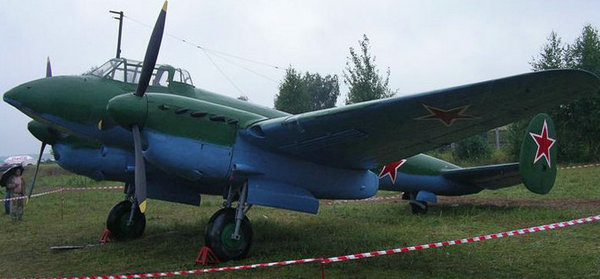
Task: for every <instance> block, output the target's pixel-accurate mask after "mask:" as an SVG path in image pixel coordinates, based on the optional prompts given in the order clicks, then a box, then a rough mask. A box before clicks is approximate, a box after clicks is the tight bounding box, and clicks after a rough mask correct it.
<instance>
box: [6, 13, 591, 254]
mask: <svg viewBox="0 0 600 279" xmlns="http://www.w3.org/2000/svg"><path fill="white" fill-rule="evenodd" d="M165 17H166V2H165V5H164V6H163V9H162V11H161V12H160V14H159V17H158V19H157V22H156V25H155V26H154V29H153V31H152V35H151V37H150V42H149V44H148V48H147V50H146V55H145V57H144V61H143V63H142V62H136V61H133V60H128V59H124V58H120V59H111V60H109V61H108V62H107V63H105V64H104V65H102V66H101V67H99V68H97V69H95V70H93V71H91V72H89V73H88V74H84V75H76V76H56V77H52V76H51V72H50V70H49V68H48V74H47V78H43V79H39V80H34V81H30V82H27V83H24V84H22V85H19V86H17V87H15V88H13V89H11V90H10V91H8V92H6V93H5V94H4V101H6V102H8V103H9V104H11V105H13V106H14V107H16V108H17V109H19V110H20V111H22V112H23V113H25V114H27V115H28V116H30V117H31V118H33V120H32V121H31V122H30V123H29V126H28V128H29V130H30V132H31V133H32V134H33V135H34V136H35V137H36V138H38V139H39V140H41V141H42V150H43V149H44V146H45V145H46V144H50V145H52V148H53V150H54V156H55V159H56V161H57V162H58V164H59V165H60V166H62V167H63V168H65V169H67V170H70V171H72V172H75V173H78V174H82V175H85V176H88V177H91V178H93V179H96V180H104V179H106V180H115V181H122V182H124V183H125V186H126V187H125V193H126V199H125V200H123V201H121V202H119V203H117V204H116V205H115V206H114V207H113V208H112V209H111V210H110V213H109V215H108V218H107V222H106V223H107V224H106V225H107V228H108V229H109V230H110V232H111V236H112V237H113V238H116V239H129V238H136V237H140V236H141V235H142V234H143V232H144V228H145V225H146V220H145V211H146V206H147V198H152V199H158V200H164V201H171V202H177V203H184V204H192V205H199V204H200V195H201V194H207V195H222V196H223V198H224V200H225V202H224V206H223V208H221V209H220V210H218V211H217V212H216V213H215V214H214V215H213V216H212V217H211V218H210V220H209V222H208V224H207V227H206V233H205V240H206V244H207V245H208V246H209V247H211V248H212V250H213V251H214V252H215V254H216V255H217V257H218V258H219V259H220V260H222V261H225V260H231V259H240V258H243V257H245V256H246V255H247V254H248V251H249V249H250V245H251V242H252V235H253V231H252V227H251V224H250V221H249V220H248V218H247V217H246V211H247V210H248V209H249V208H250V207H251V206H252V205H261V206H269V207H276V208H282V209H288V210H293V211H299V212H308V213H317V211H318V208H319V199H365V198H369V197H371V196H373V195H375V193H376V192H377V191H378V190H380V189H381V190H390V191H401V192H404V197H405V198H406V199H408V200H409V201H410V204H411V206H412V209H413V211H414V212H425V211H426V210H427V204H428V203H432V202H436V199H437V196H438V195H466V194H472V193H477V192H480V191H481V190H483V189H498V188H502V187H508V186H512V185H517V184H519V183H524V184H525V186H526V187H527V188H528V189H530V190H531V191H533V192H535V193H540V194H544V193H547V192H548V191H549V190H550V188H551V187H552V185H553V184H554V179H555V175H556V163H555V158H556V146H557V142H556V133H555V131H554V128H553V125H552V121H551V120H550V118H549V117H548V116H547V115H545V114H539V115H537V116H535V117H534V118H533V120H532V121H531V123H530V125H529V127H528V132H527V133H526V134H525V135H524V143H523V146H522V151H521V158H520V162H518V163H513V164H502V165H492V166H482V167H475V168H460V167H458V166H456V165H453V164H451V163H448V162H445V161H442V160H439V159H436V158H433V157H430V156H427V155H423V154H420V153H421V152H425V151H428V150H431V149H434V148H437V147H440V146H443V145H446V144H448V143H451V142H454V141H457V140H460V139H463V138H465V137H469V136H473V135H476V134H479V133H482V132H485V131H488V130H490V129H493V128H496V127H499V126H503V125H506V124H508V123H511V122H514V121H517V120H520V119H523V118H527V117H531V116H533V115H534V114H536V113H538V112H542V111H546V110H548V109H551V108H553V107H556V106H558V105H560V104H565V103H569V102H570V101H572V100H575V99H576V98H579V97H585V96H590V95H591V94H593V93H597V92H598V90H599V88H600V80H599V79H598V77H596V76H595V75H594V74H591V73H589V72H585V71H579V70H554V71H544V72H535V73H528V74H522V75H517V76H512V77H507V78H501V79H497V80H491V81H485V82H480V83H475V84H469V85H465V86H459V87H453V88H449V89H443V90H436V91H432V92H426V93H421V94H416V95H411V96H402V97H392V98H387V99H381V100H374V101H369V102H364V103H358V104H353V105H347V106H342V107H337V108H331V109H325V110H321V111H315V112H308V113H302V114H298V115H290V114H287V113H285V112H281V111H277V110H274V109H270V108H266V107H261V106H257V105H254V104H251V103H249V102H245V101H240V100H237V99H234V98H228V97H225V96H221V95H218V94H214V93H211V92H207V91H204V90H201V89H198V88H196V87H195V86H194V85H193V83H192V80H191V77H190V75H189V73H188V72H187V71H185V70H182V69H179V68H174V67H171V66H168V65H157V64H156V60H157V57H158V52H159V48H160V44H161V40H162V35H163V29H164V25H165ZM40 153H42V152H40ZM32 190H33V185H32V187H31V190H30V192H31V191H32ZM236 202H237V203H236ZM234 204H235V205H236V206H234Z"/></svg>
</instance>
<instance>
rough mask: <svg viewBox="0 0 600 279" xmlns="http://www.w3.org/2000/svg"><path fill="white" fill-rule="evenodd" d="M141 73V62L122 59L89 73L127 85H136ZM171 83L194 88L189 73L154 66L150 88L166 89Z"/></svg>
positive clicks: (111, 61)
mask: <svg viewBox="0 0 600 279" xmlns="http://www.w3.org/2000/svg"><path fill="white" fill-rule="evenodd" d="M141 72H142V62H140V61H135V60H129V59H124V58H113V59H111V60H108V62H106V63H104V64H103V65H102V66H100V67H98V68H96V69H94V70H92V71H91V72H89V74H90V75H94V76H98V77H102V78H107V79H112V80H116V81H121V82H127V83H138V82H139V79H140V74H141ZM171 82H177V83H184V84H188V85H191V86H194V83H192V78H191V77H190V73H189V72H188V71H186V70H184V69H179V68H177V69H176V68H173V67H172V66H169V65H158V64H157V65H156V66H155V67H154V71H153V72H152V78H150V86H164V87H168V86H169V84H170V83H171Z"/></svg>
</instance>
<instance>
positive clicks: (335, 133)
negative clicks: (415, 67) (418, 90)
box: [242, 70, 600, 169]
mask: <svg viewBox="0 0 600 279" xmlns="http://www.w3.org/2000/svg"><path fill="white" fill-rule="evenodd" d="M599 89H600V80H599V79H598V77H597V76H596V75H594V74H592V73H589V72H586V71H580V70H551V71H542V72H534V73H527V74H522V75H517V76H512V77H507V78H502V79H497V80H491V81H485V82H480V83H475V84H469V85H464V86H459V87H453V88H448V89H442V90H436V91H431V92H426V93H422V94H417V95H411V96H402V97H393V98H388V99H381V100H374V101H369V102H364V103H359V104H353V105H348V106H343V107H337V108H331V109H326V110H321V111H315V112H308V113H303V114H298V115H293V116H286V117H280V118H274V119H269V120H265V121H261V122H258V123H256V124H253V125H251V126H250V127H248V128H247V129H246V130H245V131H244V132H243V133H242V136H244V137H245V138H246V139H247V140H249V141H250V142H252V143H254V144H257V145H259V146H261V147H263V148H265V149H268V150H273V151H274V152H278V153H284V154H287V155H292V156H296V157H298V158H302V159H305V160H308V161H311V162H315V163H319V164H325V165H329V166H335V167H342V168H355V169H372V168H375V167H378V166H381V165H385V164H386V163H388V162H393V161H397V160H399V159H402V158H407V157H409V156H412V155H415V154H418V153H421V152H425V151H428V150H431V149H433V148H436V147H439V146H443V145H446V144H449V143H451V142H455V141H457V140H460V139H463V138H466V137H469V136H473V135H475V134H478V133H482V132H486V131H488V130H490V129H493V128H496V127H500V126H503V125H506V124H509V123H511V122H514V121H517V120H520V119H522V118H525V117H530V116H532V115H533V114H535V113H539V112H543V111H547V110H549V109H551V108H554V107H557V106H559V105H561V104H566V103H569V102H571V101H573V100H575V99H576V98H578V97H583V96H590V95H592V93H598V91H599Z"/></svg>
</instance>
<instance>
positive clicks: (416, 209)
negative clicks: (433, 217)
mask: <svg viewBox="0 0 600 279" xmlns="http://www.w3.org/2000/svg"><path fill="white" fill-rule="evenodd" d="M416 198H417V193H410V192H404V194H402V199H403V200H408V203H409V204H410V211H411V212H412V213H413V214H425V213H427V209H429V207H428V206H427V202H425V201H418V200H416Z"/></svg>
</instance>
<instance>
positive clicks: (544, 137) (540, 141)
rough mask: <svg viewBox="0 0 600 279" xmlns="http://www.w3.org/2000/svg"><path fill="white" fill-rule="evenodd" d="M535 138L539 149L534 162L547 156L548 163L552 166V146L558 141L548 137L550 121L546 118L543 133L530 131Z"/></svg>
mask: <svg viewBox="0 0 600 279" xmlns="http://www.w3.org/2000/svg"><path fill="white" fill-rule="evenodd" d="M529 135H531V137H532V138H533V141H534V142H535V144H536V145H537V151H536V153H535V158H534V159H533V163H534V164H535V163H536V162H537V161H539V160H540V159H542V157H544V158H546V163H548V166H549V167H552V165H551V164H550V161H551V160H550V148H552V146H553V145H554V143H556V139H553V138H549V137H548V123H546V120H545V119H544V126H542V133H541V134H540V135H537V134H534V133H531V132H530V133H529Z"/></svg>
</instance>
